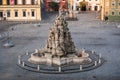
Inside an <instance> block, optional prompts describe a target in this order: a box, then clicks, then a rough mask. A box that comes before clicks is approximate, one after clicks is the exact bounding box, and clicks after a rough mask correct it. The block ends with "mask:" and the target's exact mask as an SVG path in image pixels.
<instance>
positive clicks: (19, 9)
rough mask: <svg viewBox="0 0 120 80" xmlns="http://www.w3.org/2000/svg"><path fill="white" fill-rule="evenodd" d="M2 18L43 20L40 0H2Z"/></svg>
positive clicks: (0, 4)
mask: <svg viewBox="0 0 120 80" xmlns="http://www.w3.org/2000/svg"><path fill="white" fill-rule="evenodd" d="M0 20H7V21H41V7H40V0H0Z"/></svg>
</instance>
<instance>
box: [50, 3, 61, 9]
mask: <svg viewBox="0 0 120 80" xmlns="http://www.w3.org/2000/svg"><path fill="white" fill-rule="evenodd" d="M49 7H50V8H51V9H53V10H55V11H57V10H58V9H59V4H58V3H57V2H51V4H50V5H49Z"/></svg>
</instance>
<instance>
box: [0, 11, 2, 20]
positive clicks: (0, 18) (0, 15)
mask: <svg viewBox="0 0 120 80" xmlns="http://www.w3.org/2000/svg"><path fill="white" fill-rule="evenodd" d="M2 18H3V12H0V20H2Z"/></svg>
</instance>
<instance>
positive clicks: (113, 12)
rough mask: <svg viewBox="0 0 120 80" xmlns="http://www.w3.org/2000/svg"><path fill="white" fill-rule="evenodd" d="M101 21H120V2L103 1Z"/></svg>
mask: <svg viewBox="0 0 120 80" xmlns="http://www.w3.org/2000/svg"><path fill="white" fill-rule="evenodd" d="M101 19H102V20H105V19H108V20H113V21H115V20H117V21H120V0H101Z"/></svg>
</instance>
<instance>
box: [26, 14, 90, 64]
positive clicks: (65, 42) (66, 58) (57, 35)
mask: <svg viewBox="0 0 120 80" xmlns="http://www.w3.org/2000/svg"><path fill="white" fill-rule="evenodd" d="M67 26H68V23H67V22H66V20H65V18H64V16H63V15H62V14H59V16H58V17H57V18H56V19H55V22H54V25H53V26H52V27H51V28H50V29H49V35H48V39H47V41H46V46H45V47H44V48H43V49H35V51H34V52H33V53H32V54H31V56H30V58H29V59H28V61H29V62H31V63H34V64H49V65H57V66H60V65H67V64H69V63H71V64H76V63H78V64H88V63H90V62H91V61H92V59H91V58H90V57H89V54H88V53H87V52H86V51H85V50H84V49H82V50H77V49H76V48H75V45H74V42H73V41H72V38H71V34H70V31H69V28H68V27H67Z"/></svg>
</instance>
